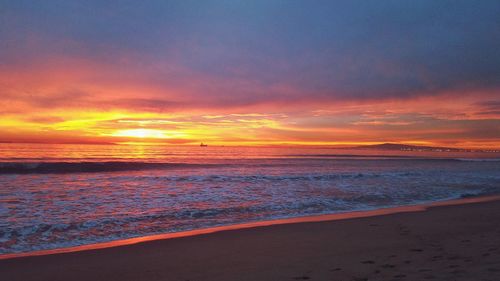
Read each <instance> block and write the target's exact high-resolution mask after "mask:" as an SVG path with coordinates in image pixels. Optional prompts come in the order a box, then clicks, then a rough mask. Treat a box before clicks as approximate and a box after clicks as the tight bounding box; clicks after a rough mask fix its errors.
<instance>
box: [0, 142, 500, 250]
mask: <svg viewBox="0 0 500 281" xmlns="http://www.w3.org/2000/svg"><path fill="white" fill-rule="evenodd" d="M499 192H500V155H498V154H494V153H470V152H469V153H447V152H432V153H431V152H408V151H379V150H366V149H331V148H284V147H281V148H279V147H278V148H276V147H275V148H264V147H261V148H255V147H253V148H252V147H215V146H208V147H197V146H152V145H142V146H141V145H47V144H0V254H8V253H19V252H30V251H36V250H47V249H55V248H63V247H71V246H78V245H85V244H92V243H97V242H106V241H113V240H119V239H125V238H132V237H140V236H147V235H153V234H161V233H169V232H179V231H186V230H193V229H200V228H206V227H213V226H221V225H232V224H238V223H245V222H253V221H263V220H272V219H279V218H290V217H300V216H309V215H320V214H331V213H340V212H352V211H356V210H370V209H378V208H385V207H393V206H403V205H411V204H419V203H427V202H434V201H440V200H449V199H456V198H461V197H466V196H474V195H485V194H495V193H499Z"/></svg>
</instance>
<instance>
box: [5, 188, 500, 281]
mask: <svg viewBox="0 0 500 281" xmlns="http://www.w3.org/2000/svg"><path fill="white" fill-rule="evenodd" d="M429 205H432V206H429ZM429 205H426V206H419V207H413V208H404V209H402V210H399V211H400V212H398V213H395V212H394V210H392V212H389V211H387V210H385V211H384V212H383V214H382V215H374V216H364V217H358V218H355V219H338V220H325V219H326V218H325V217H324V218H323V219H321V218H316V221H311V220H310V219H309V220H308V221H307V222H303V223H283V224H274V225H268V226H265V227H250V228H245V229H242V228H240V229H233V230H227V231H219V232H213V233H207V234H204V235H194V236H184V237H179V238H176V239H160V240H152V241H148V242H145V243H136V244H129V245H123V246H120V247H108V248H102V249H94V250H87V251H78V252H67V253H59V254H53V255H40V256H25V257H20V258H11V259H3V260H0V276H2V278H3V279H5V280H9V281H42V280H51V281H59V280H60V281H63V280H64V281H67V280H73V281H86V280H97V281H101V280H102V281H136V280H148V281H163V280H177V281H187V280H189V281H234V280H238V281H255V280H259V281H279V280H283V281H285V280H289V281H293V280H312V281H316V280H338V281H340V280H342V281H344V280H345V281H386V280H391V281H422V280H431V281H433V280H450V281H451V280H453V281H469V280H481V281H494V280H500V215H499V214H500V200H498V196H497V197H488V198H484V197H483V198H466V199H463V200H459V202H457V201H452V202H450V201H448V202H439V203H435V204H429ZM423 210H426V211H425V212H424V211H423ZM358 216H360V214H358ZM351 217H352V216H351Z"/></svg>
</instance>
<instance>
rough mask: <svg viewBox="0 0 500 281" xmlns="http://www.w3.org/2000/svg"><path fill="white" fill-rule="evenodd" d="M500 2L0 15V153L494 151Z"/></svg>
mask: <svg viewBox="0 0 500 281" xmlns="http://www.w3.org/2000/svg"><path fill="white" fill-rule="evenodd" d="M499 14H500V1H496V0H494V1H483V0H478V1H460V0H453V1H446V0H439V1H436V0H420V1H406V0H394V1H389V0H383V1H371V0H365V1H359V0H352V1H331V0H327V1H320V0H311V1H297V0H286V1H277V0H265V1H258V0H256V1H239V0H231V1H229V0H228V1H189V0H183V1H164V0H162V1H147V0H146V1H89V0H87V1H66V0H61V1H51V0H47V1H24V0H12V1H7V0H0V141H13V142H48V143H101V142H120V143H122V142H152V143H165V144H198V143H200V142H205V143H209V144H219V145H222V144H223V145H352V144H356V145H358V144H374V143H382V142H398V143H407V144H425V145H440V146H451V147H477V148H487V147H488V148H490V147H492V148H498V147H500V17H499V16H498V15H499Z"/></svg>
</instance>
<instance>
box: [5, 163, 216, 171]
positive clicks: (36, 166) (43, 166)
mask: <svg viewBox="0 0 500 281" xmlns="http://www.w3.org/2000/svg"><path fill="white" fill-rule="evenodd" d="M211 166H218V164H190V163H151V162H119V161H108V162H4V163H0V174H69V173H101V172H121V171H140V170H154V169H168V168H190V167H207V168H208V167H211Z"/></svg>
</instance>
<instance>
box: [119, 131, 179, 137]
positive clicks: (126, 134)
mask: <svg viewBox="0 0 500 281" xmlns="http://www.w3.org/2000/svg"><path fill="white" fill-rule="evenodd" d="M111 136H114V137H132V138H141V139H143V138H151V139H168V138H173V137H179V134H178V133H176V134H175V135H174V134H170V133H167V132H166V131H164V130H158V129H126V130H119V131H116V132H114V133H112V134H111Z"/></svg>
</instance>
